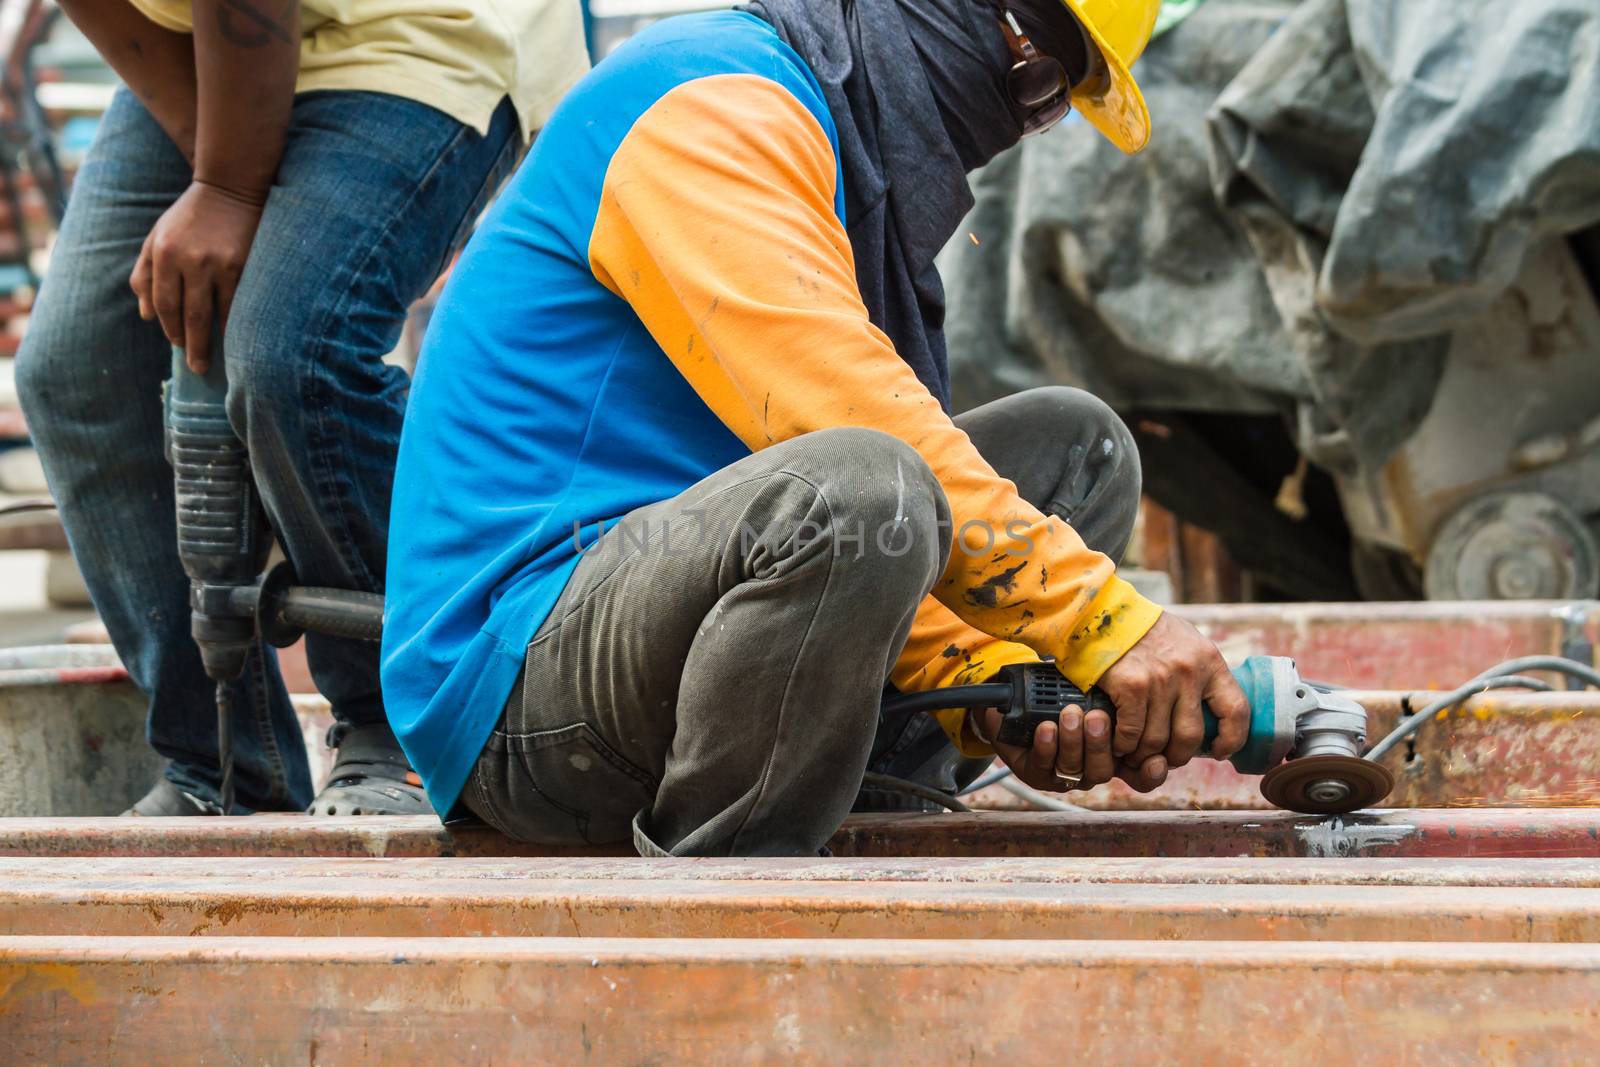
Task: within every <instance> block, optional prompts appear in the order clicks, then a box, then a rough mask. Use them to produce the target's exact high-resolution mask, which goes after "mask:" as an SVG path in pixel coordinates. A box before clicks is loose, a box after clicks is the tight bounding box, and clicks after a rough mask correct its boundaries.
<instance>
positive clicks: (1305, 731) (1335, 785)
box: [884, 656, 1394, 815]
mask: <svg viewBox="0 0 1600 1067" xmlns="http://www.w3.org/2000/svg"><path fill="white" fill-rule="evenodd" d="M1233 676H1234V677H1235V678H1236V679H1238V682H1239V685H1240V687H1241V688H1243V689H1244V693H1245V697H1246V698H1247V699H1248V700H1249V702H1250V732H1249V735H1248V736H1247V737H1246V739H1245V743H1244V747H1243V748H1241V749H1240V750H1239V751H1238V752H1237V753H1235V754H1234V755H1233V757H1232V758H1231V759H1230V760H1229V762H1231V763H1232V764H1233V765H1234V767H1236V768H1237V769H1238V770H1239V772H1240V773H1241V774H1259V775H1265V777H1264V778H1263V779H1262V781H1261V795H1262V796H1264V797H1266V798H1267V800H1268V801H1269V802H1271V803H1272V804H1273V805H1275V806H1277V807H1280V808H1287V809H1289V810H1290V811H1300V812H1306V813H1308V814H1313V815H1337V814H1343V813H1345V812H1350V811H1356V810H1358V809H1360V808H1365V807H1370V806H1372V805H1373V804H1376V803H1377V802H1378V801H1380V800H1382V799H1383V798H1384V797H1385V796H1388V794H1389V791H1390V790H1391V789H1393V788H1394V776H1393V775H1392V774H1391V773H1390V772H1389V771H1388V769H1387V768H1384V767H1381V766H1379V765H1378V764H1376V763H1373V762H1370V761H1368V760H1365V759H1362V758H1361V752H1362V749H1363V748H1364V747H1365V745H1366V742H1367V712H1366V709H1365V708H1363V707H1362V706H1361V705H1360V704H1357V703H1356V702H1355V701H1354V700H1351V699H1350V698H1349V697H1347V696H1344V695H1343V694H1341V693H1339V692H1336V691H1333V690H1330V689H1329V688H1327V687H1324V686H1319V685H1314V684H1312V683H1310V682H1307V681H1306V680H1305V679H1303V678H1301V677H1300V672H1299V671H1298V670H1297V669H1296V668H1295V665H1294V660H1292V659H1288V658H1287V657H1283V656H1251V657H1250V658H1249V659H1247V660H1245V661H1244V663H1243V664H1241V665H1240V666H1239V667H1237V668H1235V669H1234V672H1233ZM998 677H999V679H1000V680H998V681H994V682H989V683H986V684H984V685H968V686H955V687H952V688H949V689H940V690H934V691H931V692H926V693H911V694H908V695H905V696H899V697H894V698H891V699H890V700H888V701H885V703H884V714H886V715H899V714H909V713H914V712H921V711H940V710H944V709H947V708H952V707H967V708H987V707H997V708H1000V709H1001V710H1002V711H1003V712H1004V713H1005V717H1004V718H1003V719H1002V720H1001V724H1000V732H999V740H1000V741H1002V742H1004V743H1006V744H1009V745H1019V746H1027V745H1031V744H1032V743H1033V734H1034V731H1035V730H1036V729H1038V727H1039V724H1041V723H1044V722H1054V721H1056V719H1057V717H1058V716H1059V715H1060V714H1061V710H1062V709H1063V708H1065V707H1067V706H1069V705H1073V704H1076V705H1078V706H1079V707H1081V708H1082V709H1083V710H1084V711H1085V712H1087V711H1090V710H1092V709H1099V710H1102V711H1105V712H1106V713H1108V714H1109V715H1111V716H1112V718H1113V720H1115V718H1116V706H1115V705H1114V704H1113V703H1112V702H1111V699H1110V697H1108V696H1107V695H1106V694H1105V693H1104V692H1103V691H1101V690H1100V689H1097V688H1095V689H1090V690H1089V691H1088V692H1084V691H1083V690H1081V689H1079V688H1078V687H1077V686H1075V685H1073V684H1072V683H1071V682H1070V681H1068V680H1067V679H1066V678H1065V677H1063V676H1062V674H1061V672H1060V671H1058V670H1056V667H1055V664H1053V663H1048V662H1046V663H1016V664H1012V665H1010V666H1008V667H1005V668H1003V669H1002V670H1001V672H1000V674H999V676H998ZM1205 719H1206V739H1205V743H1206V744H1207V745H1210V744H1211V742H1212V741H1213V740H1215V739H1216V736H1217V720H1216V717H1215V716H1214V715H1212V714H1211V711H1210V709H1209V708H1208V709H1206V712H1205Z"/></svg>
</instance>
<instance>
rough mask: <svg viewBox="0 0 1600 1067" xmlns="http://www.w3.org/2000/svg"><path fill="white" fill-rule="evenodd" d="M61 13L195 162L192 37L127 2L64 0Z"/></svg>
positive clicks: (112, 0) (184, 152)
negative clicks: (158, 24)
mask: <svg viewBox="0 0 1600 1067" xmlns="http://www.w3.org/2000/svg"><path fill="white" fill-rule="evenodd" d="M61 9H62V10H63V11H65V12H66V14H67V17H68V18H70V19H71V20H72V22H73V25H75V26H77V27H78V29H79V30H80V31H81V32H82V33H83V35H84V36H85V37H87V38H88V39H89V43H90V44H92V45H94V46H95V48H96V49H97V50H98V51H99V53H100V54H101V55H102V56H104V57H105V60H106V62H107V63H109V64H111V69H112V70H114V71H116V72H117V76H118V77H120V78H121V79H122V80H123V81H124V82H126V83H127V86H128V88H129V89H131V90H133V94H134V95H135V96H137V97H138V98H139V100H140V101H141V102H142V103H143V104H144V106H145V108H146V109H148V110H149V112H150V114H151V115H152V116H154V117H155V120H156V121H157V122H158V123H160V124H161V128H162V129H163V130H165V131H167V136H168V137H171V138H172V140H173V142H174V143H175V144H176V145H177V146H178V148H179V149H180V150H181V151H182V152H183V155H184V158H185V159H188V160H189V161H190V162H191V163H193V162H194V145H195V97H196V92H195V70H194V41H193V39H192V38H191V37H190V36H189V35H188V34H186V33H178V32H176V31H173V30H169V29H165V28H163V27H161V26H157V25H156V24H155V23H154V22H151V21H150V20H149V19H147V18H145V17H144V16H143V15H141V14H140V13H139V11H138V9H136V8H135V7H134V6H133V5H132V4H129V3H128V2H127V0H61Z"/></svg>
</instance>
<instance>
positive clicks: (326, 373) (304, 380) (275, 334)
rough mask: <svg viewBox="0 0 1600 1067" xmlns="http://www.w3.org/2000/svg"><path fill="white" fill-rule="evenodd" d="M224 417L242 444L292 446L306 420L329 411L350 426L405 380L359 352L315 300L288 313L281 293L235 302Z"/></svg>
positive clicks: (227, 344)
mask: <svg viewBox="0 0 1600 1067" xmlns="http://www.w3.org/2000/svg"><path fill="white" fill-rule="evenodd" d="M223 351H224V352H225V353H226V359H227V367H228V417H229V419H230V420H231V421H232V422H233V427H234V430H235V432H237V433H238V434H239V436H240V437H241V438H242V439H244V440H245V441H246V442H248V443H250V444H252V445H254V444H256V443H257V442H270V441H271V440H272V439H273V438H274V437H276V436H283V435H287V436H288V437H289V438H291V439H293V438H295V437H297V436H298V434H299V432H300V431H299V429H298V428H299V427H301V426H302V425H303V424H304V422H305V420H306V419H307V417H308V416H309V414H310V413H311V412H313V411H315V410H318V409H324V408H334V409H338V410H340V411H341V412H343V413H345V414H346V415H348V416H349V417H351V418H357V417H359V414H360V412H362V411H366V410H367V409H368V408H369V407H371V406H374V405H378V404H381V403H384V402H385V401H392V402H393V406H394V407H396V408H397V409H398V408H399V406H400V401H399V399H398V395H399V391H403V389H404V383H405V372H404V371H402V370H401V369H400V368H399V367H395V366H391V365H389V364H387V363H385V362H383V360H382V359H381V358H380V356H379V355H375V354H372V353H369V352H367V351H363V350H360V345H359V344H358V343H357V342H356V341H355V340H354V339H353V338H351V337H348V336H347V335H346V333H345V331H343V330H342V329H341V328H340V325H339V323H338V322H337V321H336V320H335V319H334V318H333V316H331V315H329V314H328V313H327V308H326V307H325V306H324V305H323V304H322V303H321V302H320V301H318V300H310V301H307V302H306V303H305V304H303V305H298V306H297V305H293V304H292V303H291V302H289V301H285V300H283V299H282V294H281V293H266V294H261V293H256V292H246V291H245V290H244V289H243V288H241V289H240V292H239V294H238V296H237V297H235V299H234V304H233V307H232V309H231V311H230V313H229V316H228V329H227V334H226V337H225V338H224V341H223Z"/></svg>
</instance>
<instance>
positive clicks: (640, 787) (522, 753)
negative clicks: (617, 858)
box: [470, 722, 655, 845]
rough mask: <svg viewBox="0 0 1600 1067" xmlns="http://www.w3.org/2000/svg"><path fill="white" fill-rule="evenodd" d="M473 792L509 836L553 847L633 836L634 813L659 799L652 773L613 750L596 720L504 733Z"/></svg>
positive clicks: (492, 742)
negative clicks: (591, 723)
mask: <svg viewBox="0 0 1600 1067" xmlns="http://www.w3.org/2000/svg"><path fill="white" fill-rule="evenodd" d="M470 786H471V789H470V792H471V793H474V794H476V796H474V797H473V798H472V799H475V800H476V801H477V802H478V803H476V804H473V805H471V806H472V807H474V808H482V809H484V810H481V811H480V812H479V814H481V815H482V816H483V817H484V818H485V819H486V820H487V821H488V822H489V823H490V824H491V825H493V826H494V827H495V828H496V829H498V830H500V831H501V832H502V833H505V834H507V835H508V836H510V837H513V838H515V839H517V840H519V841H532V842H535V843H538V844H546V845H584V844H588V845H602V844H613V843H616V842H618V841H627V840H630V839H631V838H632V836H633V828H632V823H633V817H634V815H635V814H637V813H638V812H639V810H640V809H641V808H643V807H645V806H647V805H648V804H649V803H650V802H651V800H652V799H654V797H655V782H654V781H652V779H651V778H650V776H649V775H648V774H646V773H645V772H644V771H641V770H640V769H639V768H637V767H635V766H633V765H632V764H631V763H629V762H628V761H627V760H625V759H623V758H622V757H621V756H619V755H617V754H616V752H614V751H612V749H611V747H610V746H609V745H607V744H606V743H605V741H603V740H601V738H600V735H599V734H597V733H596V732H595V731H594V729H593V728H592V727H590V726H589V724H588V723H583V722H575V723H572V724H570V725H568V726H561V727H557V728H555V729H550V730H535V731H531V732H528V733H507V732H506V731H504V730H496V731H495V732H494V733H493V734H492V735H491V736H490V738H489V743H488V745H486V746H485V748H484V753H483V755H482V756H480V757H479V759H478V766H477V768H476V770H475V771H474V772H473V775H472V781H471V783H470Z"/></svg>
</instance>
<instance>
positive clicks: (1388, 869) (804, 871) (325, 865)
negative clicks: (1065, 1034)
mask: <svg viewBox="0 0 1600 1067" xmlns="http://www.w3.org/2000/svg"><path fill="white" fill-rule="evenodd" d="M151 876H159V877H163V878H176V879H182V880H183V881H184V882H185V883H186V884H190V885H194V886H197V887H204V886H205V885H207V884H209V883H212V882H238V881H240V880H242V879H247V878H259V879H266V880H269V881H270V880H275V879H280V878H293V879H298V880H308V879H315V880H318V881H321V882H327V883H339V882H346V881H348V882H349V883H350V884H352V885H354V886H357V887H359V888H366V887H381V886H384V885H387V884H389V883H390V882H394V881H418V880H436V879H449V880H450V881H451V882H452V883H456V884H461V885H464V886H470V885H472V884H475V883H478V882H507V881H509V882H516V883H523V884H526V883H529V882H538V881H546V880H548V881H562V882H599V883H604V882H613V881H652V880H656V879H662V880H668V881H708V880H709V881H736V882H750V883H761V882H875V883H893V882H927V883H930V884H947V883H968V884H985V885H987V884H994V885H1007V884H1010V883H1014V882H1016V883H1021V882H1034V883H1040V884H1045V885H1054V884H1060V883H1085V884H1107V885H1114V884H1119V883H1128V882H1137V883H1140V884H1144V885H1164V884H1177V885H1309V886H1318V885H1341V886H1441V887H1472V886H1483V887H1490V888H1495V887H1498V888H1507V887H1515V886H1530V887H1549V888H1555V889H1600V859H1519V860H1518V861H1517V862H1516V863H1503V862H1501V861H1500V860H1495V859H1433V858H1428V859H1370V858H1362V857H1353V858H1338V859H1332V858H1329V859H1305V858H1291V859H1281V858H1280V859H1257V858H1253V857H1205V858H1198V859H1191V858H1184V857H1175V856H1137V857H1134V856H1088V857H1039V858H1031V857H1020V858H1019V857H1001V858H993V857H972V856H956V857H951V856H888V857H882V858H875V857H862V858H841V857H837V856H828V857H819V858H815V859H804V858H782V859H780V858H772V857H766V858H763V857H752V858H744V859H716V858H708V857H697V858H682V859H645V858H641V857H638V856H633V857H627V858H604V857H575V858H540V857H485V858H474V857H463V856H458V857H454V858H448V859H444V858H432V857H423V858H405V859H355V858H339V857H313V858H301V857H292V858H291V857H285V856H253V857H248V858H240V857H230V856H205V857H187V856H159V857H147V858H146V857H134V858H128V857H113V858H91V859H77V858H59V857H55V858H45V859H4V858H0V886H3V885H4V884H5V883H6V882H8V881H10V880H12V879H17V880H19V881H20V880H27V881H31V882H35V883H43V882H46V881H62V880H65V881H77V880H79V879H85V880H90V881H93V880H96V879H99V880H107V879H110V880H121V879H132V880H137V879H142V878H146V877H151Z"/></svg>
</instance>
